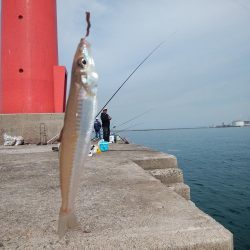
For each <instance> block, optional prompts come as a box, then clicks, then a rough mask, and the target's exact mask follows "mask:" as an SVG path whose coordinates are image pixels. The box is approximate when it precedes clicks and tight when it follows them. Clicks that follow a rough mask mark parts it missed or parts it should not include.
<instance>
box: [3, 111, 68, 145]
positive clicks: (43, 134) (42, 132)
mask: <svg viewBox="0 0 250 250" xmlns="http://www.w3.org/2000/svg"><path fill="white" fill-rule="evenodd" d="M63 119H64V113H46V114H0V145H3V143H4V134H5V133H6V134H8V135H11V136H22V137H23V138H24V142H25V143H29V144H46V143H47V141H48V140H50V139H51V138H53V137H54V136H56V135H57V134H58V133H60V131H61V129H62V126H63Z"/></svg>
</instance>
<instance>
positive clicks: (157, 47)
mask: <svg viewBox="0 0 250 250" xmlns="http://www.w3.org/2000/svg"><path fill="white" fill-rule="evenodd" d="M163 43H165V41H162V42H161V43H159V44H158V45H157V46H156V47H155V48H154V49H153V50H152V51H151V52H150V53H149V54H148V55H147V56H146V57H145V58H144V59H143V60H142V62H141V63H140V64H139V65H138V66H137V67H136V68H135V69H134V70H133V71H132V73H131V74H130V75H129V76H128V77H127V78H126V80H125V81H124V82H123V83H122V84H121V86H120V87H119V88H118V89H117V90H116V91H115V93H114V94H113V95H112V96H111V97H110V98H109V100H108V101H107V102H106V103H105V104H104V105H103V107H102V108H101V109H100V111H99V112H98V114H97V115H96V117H97V116H98V115H100V113H101V112H102V110H103V109H104V108H105V107H106V106H107V104H108V103H109V102H110V101H111V100H112V99H113V97H114V96H115V95H116V94H117V92H118V91H119V90H120V89H121V88H122V87H123V85H124V84H125V83H126V82H127V81H128V80H129V78H130V77H131V76H132V75H133V74H134V73H135V72H136V71H137V70H138V69H139V68H140V67H141V65H142V64H143V63H144V62H145V61H146V60H147V59H148V58H149V57H150V56H151V55H152V54H153V53H154V52H155V51H156V50H157V49H159V48H160V46H161V45H162V44H163Z"/></svg>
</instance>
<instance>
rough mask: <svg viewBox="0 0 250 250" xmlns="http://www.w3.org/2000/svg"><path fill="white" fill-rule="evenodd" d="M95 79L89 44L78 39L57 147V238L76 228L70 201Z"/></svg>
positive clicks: (90, 120) (85, 148) (86, 145)
mask: <svg viewBox="0 0 250 250" xmlns="http://www.w3.org/2000/svg"><path fill="white" fill-rule="evenodd" d="M97 80H98V75H97V73H96V72H95V65H94V61H93V58H92V55H91V48H90V44H89V43H88V42H87V41H86V40H85V39H81V41H80V43H79V45H78V47H77V50H76V53H75V56H74V60H73V65H72V73H71V86H70V93H69V98H68V101H67V107H66V112H65V118H64V126H63V131H62V138H61V145H60V155H59V162H60V185H61V196H62V205H61V209H60V214H59V223H58V234H59V237H62V236H63V235H64V234H65V232H66V230H67V229H68V228H72V227H78V223H77V220H76V217H75V214H74V200H75V196H76V194H77V190H78V187H79V182H80V177H81V173H82V170H83V166H84V162H85V160H86V157H87V155H88V152H89V149H90V139H91V134H92V129H93V124H94V118H95V114H96V107H97V99H96V91H97V85H96V82H97Z"/></svg>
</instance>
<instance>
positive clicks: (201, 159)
mask: <svg viewBox="0 0 250 250" xmlns="http://www.w3.org/2000/svg"><path fill="white" fill-rule="evenodd" d="M122 135H123V136H125V137H126V138H127V139H128V140H129V141H131V142H133V143H136V144H141V145H144V146H147V147H150V148H152V149H155V150H158V151H162V152H166V153H169V154H173V155H175V156H176V157H177V160H178V164H179V167H180V168H181V169H182V170H183V173H184V181H185V183H186V184H187V185H189V186H190V189H191V200H192V201H193V202H194V203H195V204H196V206H197V207H199V208H200V209H201V210H203V211H204V212H205V213H207V214H209V215H210V216H212V217H213V218H214V219H215V220H217V221H218V222H219V223H221V224H222V225H223V226H224V227H225V228H227V229H229V230H230V231H231V232H232V233H233V235H234V246H235V249H237V250H250V127H243V128H206V129H183V130H161V131H145V132H141V131H140V132H138V131H137V132H123V133H122Z"/></svg>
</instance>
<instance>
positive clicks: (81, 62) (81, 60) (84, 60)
mask: <svg viewBox="0 0 250 250" xmlns="http://www.w3.org/2000/svg"><path fill="white" fill-rule="evenodd" d="M77 64H78V66H80V67H81V68H84V66H85V65H86V64H87V61H86V59H84V58H80V59H79V60H78V62H77Z"/></svg>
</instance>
